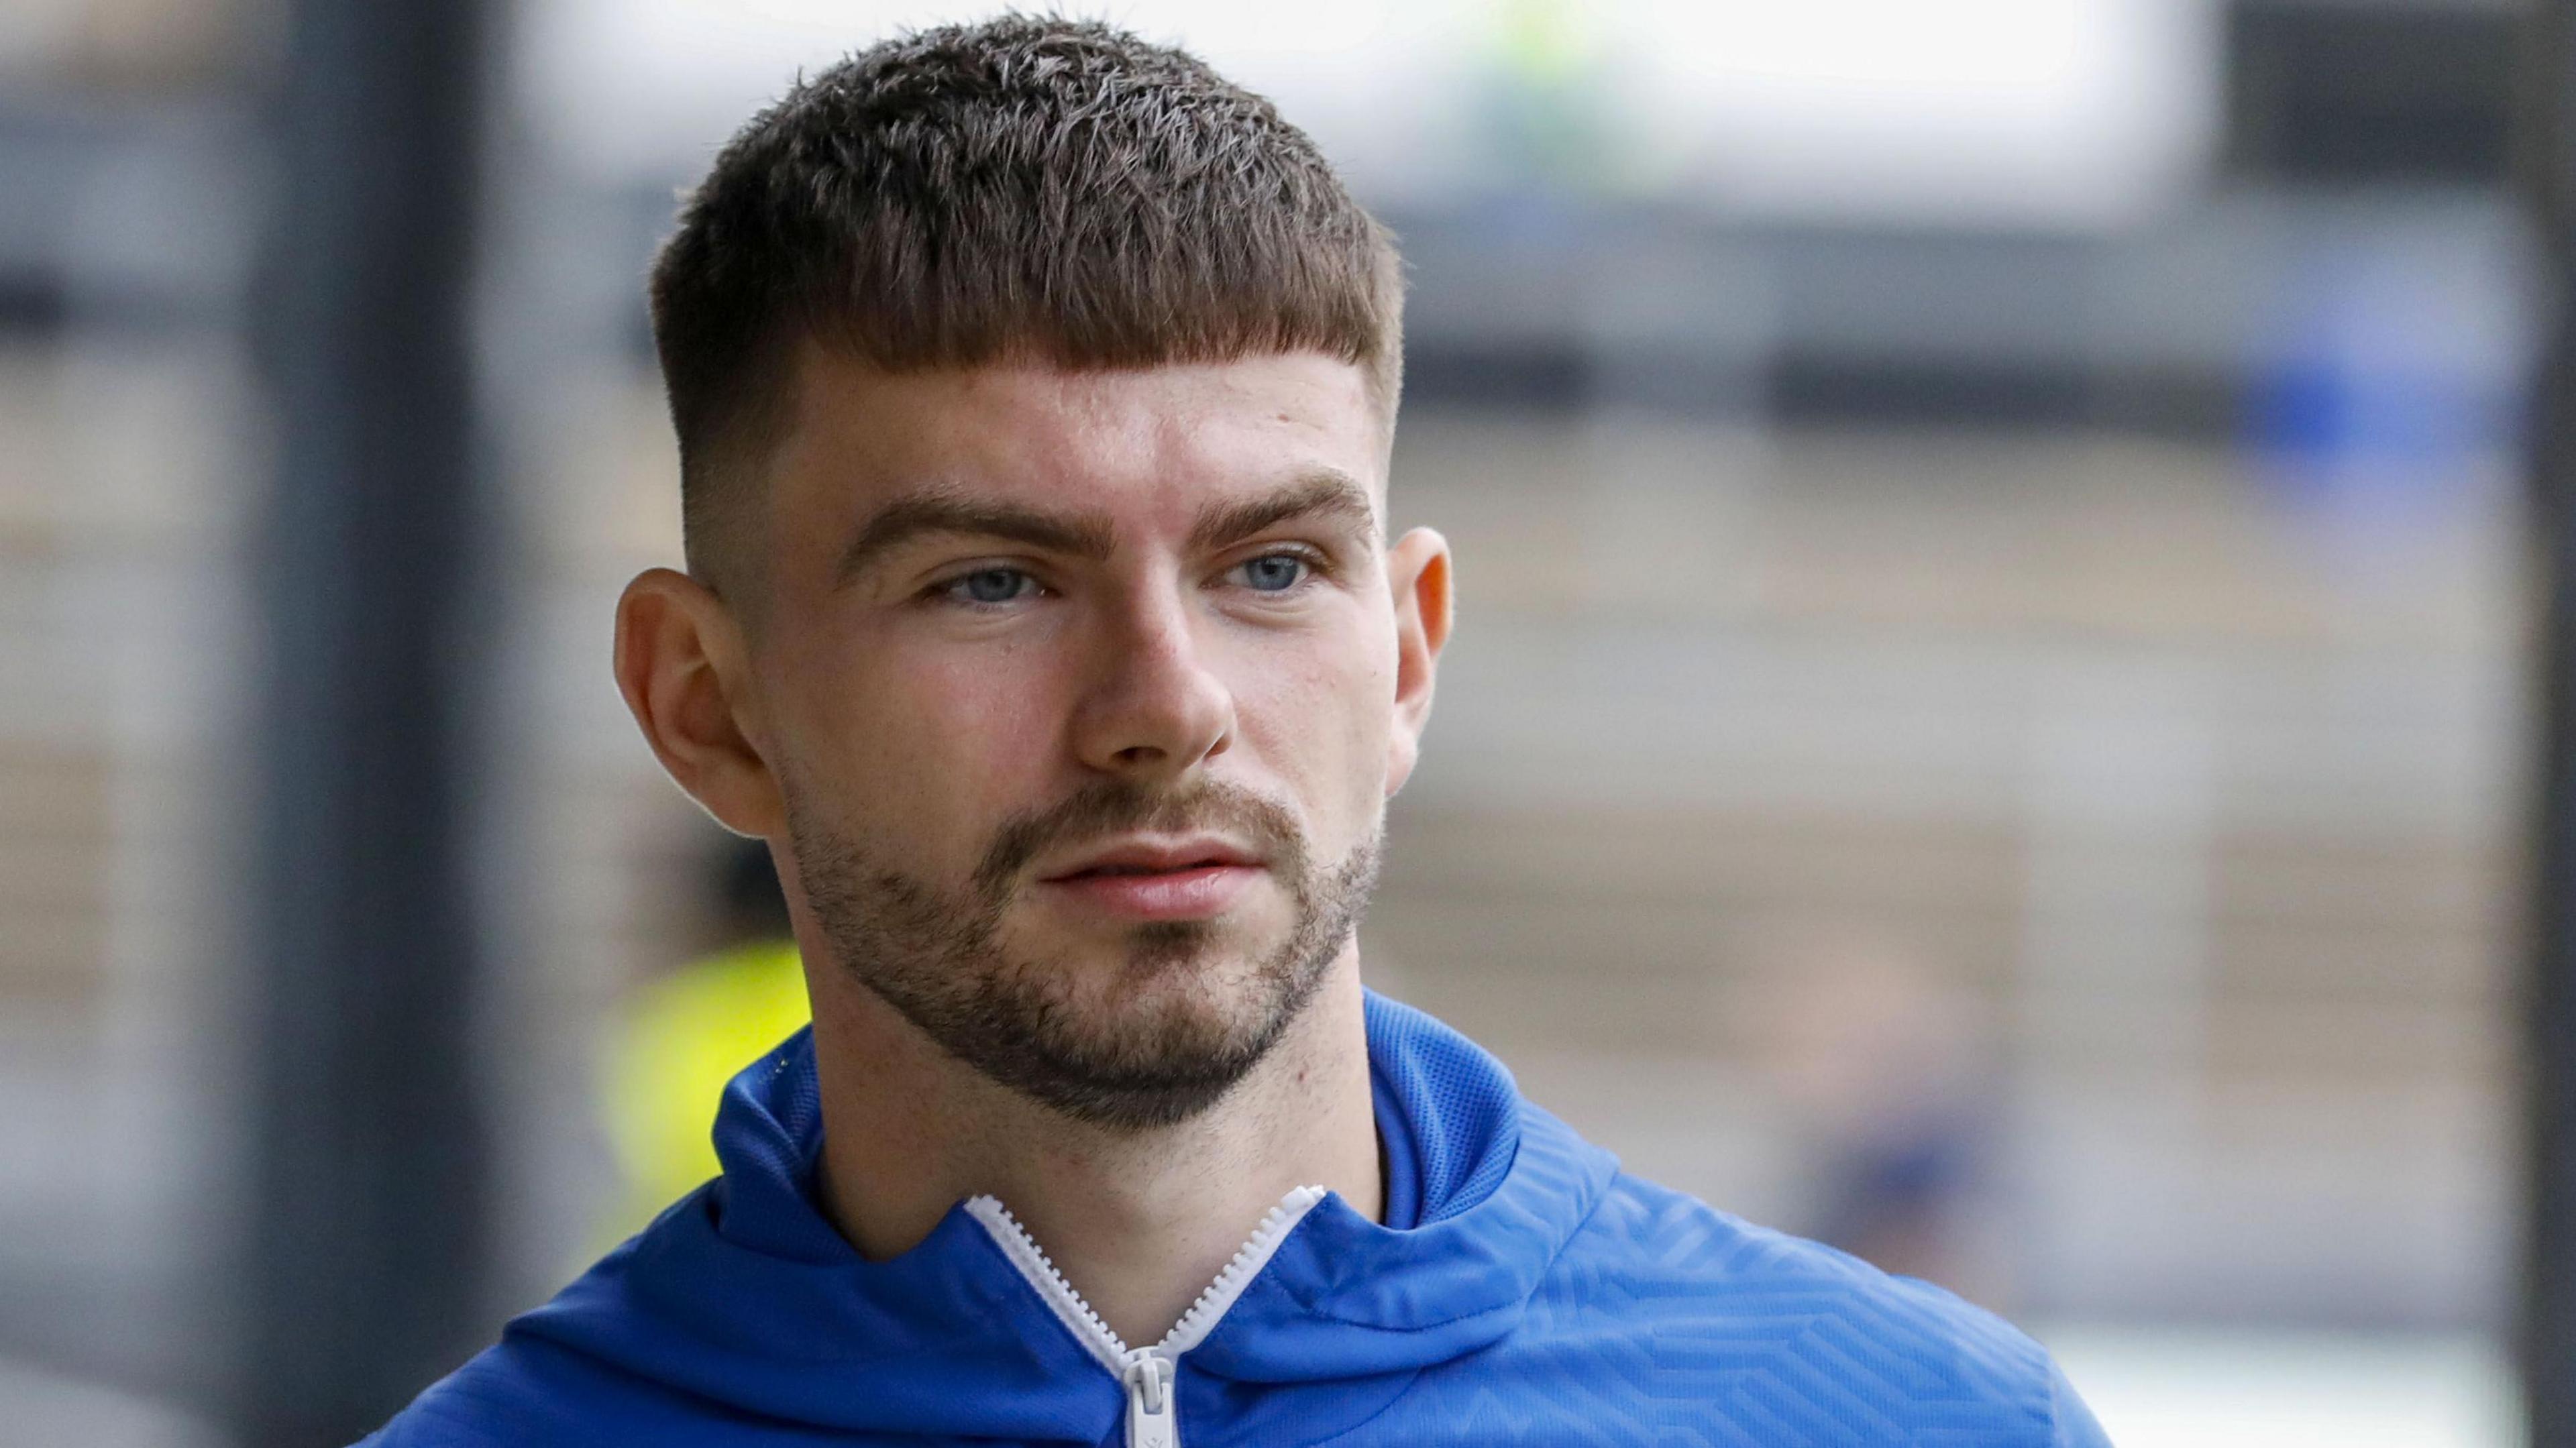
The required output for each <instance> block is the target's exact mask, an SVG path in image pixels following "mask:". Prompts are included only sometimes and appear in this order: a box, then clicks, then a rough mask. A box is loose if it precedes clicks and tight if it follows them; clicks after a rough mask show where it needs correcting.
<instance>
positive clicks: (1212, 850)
mask: <svg viewBox="0 0 2576 1448" xmlns="http://www.w3.org/2000/svg"><path fill="white" fill-rule="evenodd" d="M1260 863H1261V861H1260V859H1259V858H1258V857H1257V856H1255V855H1253V854H1252V853H1250V852H1249V851H1246V850H1241V849H1237V848H1236V847H1234V846H1233V845H1230V844H1226V843H1224V842H1222V841H1204V842H1202V841H1185V842H1181V843H1176V844H1152V843H1145V842H1135V843H1129V844H1121V845H1115V846H1112V847H1110V848H1108V849H1104V850H1099V851H1096V852H1094V853H1092V854H1090V855H1087V856H1085V857H1083V858H1081V859H1079V860H1076V861H1074V862H1073V863H1072V864H1069V865H1067V866H1064V867H1063V868H1061V869H1057V870H1054V871H1052V872H1050V873H1048V874H1047V875H1045V876H1043V877H1042V878H1044V879H1046V880H1047V881H1049V882H1050V883H1053V882H1057V881H1063V880H1077V879H1083V878H1086V877H1101V876H1107V877H1117V876H1128V875H1167V874H1172V873H1174V872H1177V871H1184V870H1199V869H1212V868H1235V867H1241V868H1251V867H1257V866H1258V865H1259V864H1260Z"/></svg>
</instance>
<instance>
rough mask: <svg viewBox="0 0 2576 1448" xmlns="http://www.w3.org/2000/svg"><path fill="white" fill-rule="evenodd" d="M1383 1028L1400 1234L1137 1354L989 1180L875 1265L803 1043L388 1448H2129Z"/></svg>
mask: <svg viewBox="0 0 2576 1448" xmlns="http://www.w3.org/2000/svg"><path fill="white" fill-rule="evenodd" d="M1368 1036H1369V1062H1370V1068H1371V1076H1372V1084H1373V1086H1374V1089H1375V1093H1376V1107H1377V1120H1378V1129H1379V1132H1380V1135H1381V1138H1382V1140H1383V1141H1384V1143H1385V1147H1386V1157H1387V1161H1388V1178H1389V1180H1388V1193H1387V1203H1386V1206H1387V1212H1386V1218H1387V1222H1388V1223H1389V1224H1398V1225H1381V1224H1379V1223H1377V1222H1373V1221H1371V1220H1369V1219H1368V1218H1367V1217H1364V1216H1362V1215H1361V1214H1360V1213H1358V1212H1357V1211H1354V1210H1353V1209H1352V1208H1351V1207H1350V1206H1348V1205H1347V1204H1346V1203H1344V1202H1343V1200H1342V1199H1341V1198H1340V1197H1339V1196H1337V1195H1334V1194H1332V1193H1329V1192H1322V1191H1319V1190H1315V1189H1300V1190H1299V1191H1297V1192H1293V1193H1291V1194H1290V1195H1289V1198H1288V1199H1287V1200H1286V1201H1284V1202H1282V1203H1281V1204H1280V1206H1279V1208H1278V1209H1276V1210H1274V1211H1273V1212H1272V1213H1271V1216H1270V1219H1269V1220H1268V1221H1267V1222H1265V1223H1264V1224H1263V1230H1262V1231H1261V1232H1260V1233H1259V1234H1256V1236H1255V1237H1254V1239H1253V1240H1252V1241H1251V1242H1250V1243H1248V1244H1246V1247H1245V1251H1244V1253H1243V1254H1242V1255H1240V1256H1238V1257H1237V1258H1236V1260H1235V1262H1234V1263H1233V1264H1232V1265H1230V1266H1229V1267H1228V1269H1227V1271H1226V1274H1225V1275H1224V1276H1223V1277H1220V1278H1219V1280H1218V1282H1217V1283H1216V1284H1215V1285H1214V1286H1212V1287H1211V1288H1210V1289H1209V1293H1208V1295H1207V1296H1205V1297H1202V1298H1201V1299H1200V1301H1199V1303H1198V1305H1197V1306H1195V1307H1193V1308H1192V1309H1191V1312H1190V1313H1189V1314H1188V1315H1186V1316H1184V1318H1183V1319H1182V1322H1181V1324H1180V1325H1179V1326H1177V1327H1176V1328H1175V1329H1174V1331H1173V1334H1172V1335H1171V1336H1169V1337H1167V1338H1165V1339H1164V1341H1163V1342H1162V1343H1159V1344H1156V1345H1154V1346H1152V1347H1149V1348H1142V1349H1130V1348H1128V1347H1126V1345H1124V1344H1122V1343H1119V1342H1118V1341H1117V1340H1116V1338H1115V1336H1114V1335H1112V1334H1110V1333H1109V1332H1108V1330H1107V1329H1106V1328H1105V1327H1103V1326H1101V1325H1100V1323H1099V1320H1098V1319H1097V1318H1096V1317H1093V1316H1091V1314H1090V1312H1089V1310H1088V1309H1087V1308H1085V1307H1084V1306H1083V1305H1082V1303H1081V1301H1080V1299H1079V1298H1078V1297H1076V1296H1074V1295H1073V1293H1072V1292H1071V1290H1070V1289H1069V1288H1067V1287H1066V1286H1065V1285H1064V1282H1063V1279H1062V1278H1061V1277H1059V1276H1057V1275H1056V1274H1055V1272H1054V1269H1053V1268H1052V1267H1050V1266H1048V1265H1047V1263H1046V1259H1045V1256H1044V1254H1043V1253H1041V1252H1040V1251H1038V1250H1037V1247H1036V1244H1034V1243H1032V1242H1031V1241H1030V1240H1029V1239H1028V1237H1027V1235H1026V1234H1025V1233H1023V1232H1021V1231H1020V1230H1019V1228H1018V1226H1017V1224H1016V1222H1015V1221H1014V1220H1013V1219H1012V1218H1011V1217H1010V1214H1009V1213H1008V1212H1007V1211H1005V1210H1004V1209H1003V1208H1002V1207H1001V1205H1000V1204H999V1203H997V1202H994V1201H993V1200H992V1199H991V1198H983V1197H979V1198H975V1199H973V1200H971V1201H968V1202H963V1203H960V1204H959V1205H958V1206H957V1207H956V1208H955V1209H953V1210H951V1211H950V1212H949V1213H948V1214H947V1216H946V1217H944V1218H943V1219H942V1220H941V1221H940V1223H939V1225H938V1226H937V1227H936V1228H934V1229H933V1230H932V1232H931V1234H930V1235H929V1236H928V1237H927V1238H925V1239H924V1240H923V1241H922V1242H921V1244H920V1245H919V1246H916V1247H914V1248H913V1249H912V1250H910V1251H908V1252H905V1253H903V1254H902V1255H900V1256H898V1257H895V1258H893V1259H891V1260H888V1261H884V1262H870V1261H868V1260H866V1259H864V1258H862V1257H861V1256H860V1255H859V1254H858V1253H857V1252H856V1251H855V1250H853V1249H852V1248H851V1246H850V1245H849V1244H848V1242H846V1241H845V1240H843V1239H842V1237H841V1236H840V1234H839V1233H838V1232H837V1231H836V1230H835V1229H834V1228H833V1227H832V1225H831V1224H830V1223H829V1222H828V1221H827V1220H825V1218H824V1217H823V1216H822V1214H821V1213H820V1212H819V1211H818V1210H817V1208H816V1206H815V1204H814V1199H813V1196H812V1191H811V1182H812V1175H813V1170H814V1164H815V1160H816V1155H817V1152H818V1150H819V1148H820V1146H821V1143H822V1113H821V1107H820V1102H819V1100H818V1098H817V1094H816V1087H815V1075H814V1053H813V1044H812V1040H811V1037H810V1033H809V1032H799V1033H798V1034H797V1035H796V1036H794V1037H792V1038H791V1039H789V1040H788V1041H787V1043H786V1044H784V1045H782V1046H780V1047H779V1048H778V1049H777V1050H775V1051H773V1052H771V1053H770V1054H769V1055H768V1056H766V1057H763V1058H762V1059H761V1060H760V1061H758V1062H756V1063H754V1064H753V1065H752V1066H751V1067H750V1068H749V1069H747V1070H745V1071H744V1072H743V1073H742V1074H741V1075H740V1076H738V1077H736V1078H735V1079H734V1081H733V1083H732V1085H731V1086H729V1087H728V1088H727V1089H726V1092H725V1099H724V1103H723V1106H722V1108H721V1110H720V1112H719V1115H718V1117H717V1122H716V1145H717V1154H718V1156H719V1158H720V1160H721V1161H722V1163H723V1167H724V1171H723V1175H722V1176H720V1177H718V1178H717V1179H716V1180H715V1181H713V1182H710V1183H708V1184H707V1186H705V1187H703V1188H701V1189H700V1190H698V1191H697V1192H694V1193H692V1194H691V1195H689V1196H688V1197H686V1198H684V1199H683V1200H682V1201H681V1202H680V1203H679V1204H678V1205H676V1206H674V1207H673V1208H672V1209H671V1210H670V1211H668V1212H666V1213H664V1214H663V1215H662V1216H661V1217H660V1218H659V1219H658V1220H656V1221H655V1222H654V1223H653V1225H652V1226H650V1227H648V1228H646V1229H645V1230H644V1231H643V1232H642V1233H640V1234H639V1235H637V1236H636V1237H635V1238H634V1239H632V1240H631V1241H629V1242H627V1243H626V1244H625V1245H623V1246H621V1247H619V1248H618V1249H617V1250H616V1251H614V1252H612V1253H611V1254H609V1256H608V1257H606V1258H605V1259H603V1260H602V1261H601V1262H600V1263H599V1265H597V1266H596V1267H593V1268H592V1269H591V1270H590V1271H589V1272H588V1273H587V1274H585V1275H584V1276H583V1277H581V1278H580V1280H578V1281H576V1282H574V1283H573V1284H572V1285H571V1286H570V1287H568V1288H566V1289H565V1290H564V1291H563V1293H562V1294H561V1295H560V1296H558V1297H556V1298H555V1300H554V1301H552V1302H549V1303H547V1304H546V1305H545V1306H543V1307H540V1308H538V1309H537V1310H535V1311H534V1312H530V1313H528V1314H526V1315H525V1316H523V1317H520V1318H519V1319H518V1320H517V1321H515V1322H513V1323H511V1324H510V1326H509V1328H508V1330H507V1331H506V1332H505V1333H504V1335H503V1337H502V1340H501V1342H500V1343H499V1345H497V1346H495V1347H493V1348H491V1349H489V1350H488V1351H486V1352H484V1353H483V1354H481V1355H480V1356H478V1357H476V1358H475V1359H474V1360H473V1361H472V1362H469V1363H467V1364H466V1365H465V1366H464V1367H463V1368H461V1369H459V1370H458V1371H457V1372H456V1373H455V1374H453V1375H452V1376H450V1377H448V1378H447V1379H446V1380H445V1381H443V1382H440V1383H438V1384H437V1385H436V1386H434V1387H432V1388H430V1389H429V1390H428V1391H427V1392H425V1393H423V1394H422V1395H421V1396H420V1398H419V1399H418V1400H417V1401H415V1402H414V1403H413V1404H412V1405H411V1407H410V1408H408V1409H406V1410H405V1411H404V1412H403V1413H402V1414H401V1415H400V1416H398V1417H396V1418H395V1419H394V1420H393V1421H392V1422H391V1423H389V1424H387V1425H386V1426H385V1428H384V1429H383V1430H382V1431H380V1432H379V1433H377V1434H376V1435H375V1436H374V1437H371V1438H369V1439H368V1440H367V1442H368V1443H369V1444H377V1445H381V1448H469V1445H470V1448H499V1445H511V1448H572V1445H582V1448H589V1445H601V1448H607V1445H617V1448H654V1445H675V1448H676V1445H688V1448H754V1445H758V1448H776V1445H786V1444H800V1445H820V1444H894V1443H911V1444H917V1443H924V1442H939V1443H954V1442H961V1441H966V1440H973V1441H976V1442H983V1443H995V1442H1000V1443H1065V1444H1100V1445H1115V1444H1121V1443H1124V1444H1128V1445H1130V1448H1146V1445H1156V1444H1159V1445H1164V1448H1173V1445H1177V1444H1181V1443H1186V1444H1188V1445H1190V1448H1215V1445H1219V1444H1261V1445H1291V1444H1320V1443H1326V1442H1330V1443H1333V1444H1336V1445H1351V1448H1357V1445H1362V1444H1407V1445H1422V1444H1460V1445H1465V1444H1479V1445H1485V1444H1502V1443H1546V1444H1631V1443H1655V1444H1726V1445H1744V1448H1753V1445H1760V1448H1793V1445H1818V1448H1822V1445H1860V1444H1871V1445H1876V1444H1942V1445H1949V1448H1970V1445H1979V1448H1983V1445H1993V1448H2092V1445H2102V1444H2105V1443H2106V1442H2107V1440H2106V1439H2105V1438H2104V1437H2103V1435H2102V1430H2101V1429H2100V1427H2099V1426H2097V1425H2096V1424H2095V1423H2094V1421H2093V1418H2092V1417H2091V1415H2090V1414H2088V1413H2087V1412H2086V1411H2085V1409H2084V1406H2083V1404H2082V1403H2081V1402H2079V1401H2078V1400H2077V1399H2076V1397H2075V1395H2074V1393H2073V1391H2072V1390H2071V1389H2069V1388H2068V1386H2067V1384H2066V1381H2065V1379H2064V1378H2063V1377H2062V1376H2060V1375H2059V1373H2058V1372H2057V1370H2056V1368H2055V1366H2054V1365H2053V1364H2052V1363H2051V1362H2050V1360H2049V1358H2048V1355H2047V1354H2046V1353H2045V1352H2043V1351H2042V1350H2041V1349H2040V1348H2039V1347H2038V1345H2036V1344H2035V1343H2033V1342H2031V1341H2030V1339H2028V1338H2026V1337H2024V1336H2022V1335H2021V1334H2020V1333H2018V1332H2016V1331H2014V1330H2013V1329H2012V1328H2010V1327H2008V1326H2006V1325H2005V1324H2004V1323H2002V1322H2001V1321H1999V1320H1997V1319H1996V1318H1994V1317H1993V1316H1991V1315H1989V1314H1987V1313H1985V1312H1983V1311H1980V1310H1979V1309H1977V1308H1974V1307H1971V1306H1969V1305H1967V1304H1966V1303H1964V1302H1961V1301H1960V1300H1959V1299H1957V1298H1955V1297H1952V1296H1951V1295H1949V1294H1948V1293H1945V1292H1943V1291H1941V1290H1940V1289H1938V1288H1935V1287H1932V1286H1929V1285H1927V1284H1925V1283H1921V1282H1917V1281H1913V1280H1910V1279H1906V1278H1899V1277H1890V1276H1887V1275H1886V1274H1884V1273H1881V1272H1879V1271H1877V1270H1876V1269H1874V1268H1871V1267H1869V1266H1868V1265H1866V1264H1864V1263H1862V1262H1859V1261H1857V1260H1855V1259H1853V1258H1851V1257H1847V1256H1845V1255H1843V1254H1841V1253H1838V1252H1835V1251H1832V1250H1831V1249H1829V1248H1825V1247H1820V1246H1817V1245H1816V1244H1814V1243H1811V1242H1805V1241H1801V1240H1798V1239H1796V1238H1793V1237H1788V1236H1784V1235H1782V1234H1780V1233H1777V1232H1772V1231H1767V1230H1765V1229H1762V1228H1759V1227H1754V1226H1749V1225H1747V1224H1746V1223H1744V1222H1741V1221H1738V1220H1736V1219H1735V1218H1733V1217H1730V1216H1727V1215H1726V1214H1725V1213H1722V1212H1718V1211H1714V1210H1712V1209H1710V1208H1709V1207H1707V1206H1705V1205H1703V1204H1701V1203H1700V1202H1698V1201H1695V1200H1693V1199H1691V1198H1689V1197H1686V1196H1683V1195H1681V1194H1679V1193H1677V1192H1672V1191H1667V1190H1665V1189H1664V1188H1661V1187H1658V1186H1655V1185H1653V1184H1651V1183H1648V1182H1644V1181H1640V1180H1638V1179H1637V1178H1635V1177H1632V1176H1629V1175H1627V1174H1626V1173H1624V1172H1622V1171H1620V1170H1619V1169H1618V1165H1617V1163H1616V1162H1615V1161H1614V1160H1612V1158H1611V1157H1610V1155H1609V1154H1608V1153H1607V1152H1604V1151H1602V1150H1601V1149H1599V1148H1598V1147H1595V1146H1592V1145H1590V1144H1589V1143H1587V1142H1585V1141H1583V1140H1582V1139H1581V1138H1579V1137H1577V1136H1576V1135H1575V1134H1574V1132H1573V1131H1572V1130H1571V1129H1570V1128H1568V1127H1567V1126H1566V1125H1565V1124H1564V1123H1563V1122H1560V1121H1558V1120H1557V1119H1556V1118H1555V1117H1553V1116H1550V1115H1549V1114H1547V1113H1546V1112H1544V1111H1542V1110H1540V1109H1538V1108H1537V1107H1535V1106H1532V1105H1530V1104H1528V1103H1527V1102H1524V1101H1523V1100H1521V1098H1520V1095H1519V1092H1518V1091H1517V1089H1516V1088H1515V1087H1514V1085H1513V1083H1512V1079H1511V1076H1510V1074H1509V1073H1508V1072H1507V1071H1505V1070H1504V1069H1503V1066H1502V1064H1501V1063H1500V1062H1498V1061H1496V1060H1495V1059H1494V1058H1493V1057H1491V1056H1489V1055H1487V1054H1486V1053H1485V1052H1483V1051H1482V1050H1480V1049H1478V1048H1477V1047H1476V1046H1475V1045H1474V1044H1473V1043H1471V1042H1469V1041H1468V1040H1466V1039H1465V1038H1464V1037H1462V1036H1460V1035H1458V1034H1457V1033H1456V1032H1454V1031H1451V1030H1449V1029H1448V1028H1447V1027H1445V1026H1443V1025H1441V1024H1440V1023H1439V1022H1437V1021H1434V1020H1432V1019H1431V1018H1430V1017H1429V1016H1426V1015H1424V1014H1422V1013H1421V1012H1419V1011H1416V1010H1413V1009H1411V1008H1410V1007H1407V1006H1403V1005H1399V1004H1397V1003H1395V1002H1393V1001H1389V1000H1387V999H1385V998H1383V997H1379V996H1374V995H1372V996H1371V997H1370V998H1369V1002H1368Z"/></svg>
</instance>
